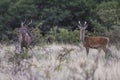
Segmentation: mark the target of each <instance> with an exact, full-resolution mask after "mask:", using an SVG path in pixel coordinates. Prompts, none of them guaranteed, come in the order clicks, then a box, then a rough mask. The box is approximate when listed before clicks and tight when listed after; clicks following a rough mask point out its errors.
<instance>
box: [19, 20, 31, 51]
mask: <svg viewBox="0 0 120 80" xmlns="http://www.w3.org/2000/svg"><path fill="white" fill-rule="evenodd" d="M25 22H26V19H25V21H24V22H21V27H20V28H19V36H18V38H19V44H20V48H21V50H23V48H26V49H28V48H29V45H30V43H31V37H30V35H29V32H28V29H27V26H28V25H29V24H31V23H32V20H31V22H29V23H28V24H25Z"/></svg>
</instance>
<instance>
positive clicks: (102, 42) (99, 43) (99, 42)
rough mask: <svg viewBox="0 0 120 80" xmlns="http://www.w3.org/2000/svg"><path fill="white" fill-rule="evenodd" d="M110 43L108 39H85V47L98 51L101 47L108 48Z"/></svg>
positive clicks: (101, 37) (100, 37) (102, 37)
mask: <svg viewBox="0 0 120 80" xmlns="http://www.w3.org/2000/svg"><path fill="white" fill-rule="evenodd" d="M108 42H109V38H108V37H104V36H95V37H92V36H91V37H88V36H87V37H85V41H84V46H85V47H90V48H95V49H98V48H100V47H106V46H107V44H108Z"/></svg>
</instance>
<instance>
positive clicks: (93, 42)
mask: <svg viewBox="0 0 120 80" xmlns="http://www.w3.org/2000/svg"><path fill="white" fill-rule="evenodd" d="M78 27H79V29H80V40H81V41H82V43H83V46H84V47H85V48H86V52H87V55H88V53H89V48H94V49H99V51H100V50H101V49H102V50H103V51H104V52H105V58H106V57H107V55H108V54H110V53H108V52H110V50H109V49H108V48H107V45H108V43H109V38H108V37H105V36H85V30H86V28H87V27H88V24H87V22H86V21H85V22H84V24H83V25H82V24H81V23H80V21H79V22H78ZM110 55H111V54H110Z"/></svg>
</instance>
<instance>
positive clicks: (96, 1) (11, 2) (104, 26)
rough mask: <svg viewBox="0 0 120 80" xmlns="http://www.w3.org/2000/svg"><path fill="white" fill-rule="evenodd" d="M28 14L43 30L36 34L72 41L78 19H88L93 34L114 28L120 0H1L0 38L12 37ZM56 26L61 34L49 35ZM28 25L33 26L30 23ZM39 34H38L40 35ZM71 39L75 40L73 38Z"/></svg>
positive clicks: (1, 39) (118, 16)
mask: <svg viewBox="0 0 120 80" xmlns="http://www.w3.org/2000/svg"><path fill="white" fill-rule="evenodd" d="M25 18H26V19H27V20H29V19H32V20H33V25H32V26H35V27H34V28H35V29H36V28H37V30H40V32H39V31H35V32H36V33H35V36H38V34H40V36H41V37H46V38H45V39H47V38H48V39H49V38H52V39H53V40H54V39H55V38H56V39H57V40H58V41H60V42H63V41H65V42H66V41H68V42H70V43H71V41H70V40H72V39H74V38H73V37H72V38H71V37H70V35H71V36H72V35H73V34H75V35H76V32H75V31H76V26H77V22H78V20H80V21H81V22H84V21H87V22H88V31H89V33H90V34H92V35H107V34H106V32H109V31H113V26H116V25H119V24H120V1H119V0H47V1H45V0H0V34H1V35H0V41H9V40H13V38H14V36H15V33H14V30H15V29H16V28H19V27H20V23H21V21H24V19H25ZM39 23H42V25H41V26H42V27H37V26H36V25H38V24H39ZM55 26H58V28H60V30H59V31H60V32H61V33H59V35H58V33H57V35H58V36H59V37H57V36H55V37H54V35H55V34H53V33H52V35H49V36H46V35H48V33H49V31H50V30H51V29H53V28H54V27H55ZM61 26H62V27H61ZM29 28H30V29H31V27H29ZM63 28H64V29H63ZM65 29H66V30H65ZM72 31H73V32H72ZM70 33H71V34H70ZM33 34H34V33H33ZM36 34H37V35H36ZM64 34H65V35H66V37H65V35H64ZM40 36H39V37H38V38H40V39H41V37H40ZM62 36H63V37H62ZM64 38H66V39H64ZM69 38H71V39H69ZM78 38H79V37H78ZM67 39H68V40H67ZM75 39H76V38H75ZM43 41H44V40H43ZM72 41H73V42H74V40H72ZM36 42H39V41H36ZM75 42H76V41H75Z"/></svg>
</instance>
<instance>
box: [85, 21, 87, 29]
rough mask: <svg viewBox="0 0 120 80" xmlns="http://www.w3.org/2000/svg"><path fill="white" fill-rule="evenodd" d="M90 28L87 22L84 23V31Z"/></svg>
mask: <svg viewBox="0 0 120 80" xmlns="http://www.w3.org/2000/svg"><path fill="white" fill-rule="evenodd" d="M87 27H88V24H87V22H86V21H85V23H84V29H86V28H87Z"/></svg>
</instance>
